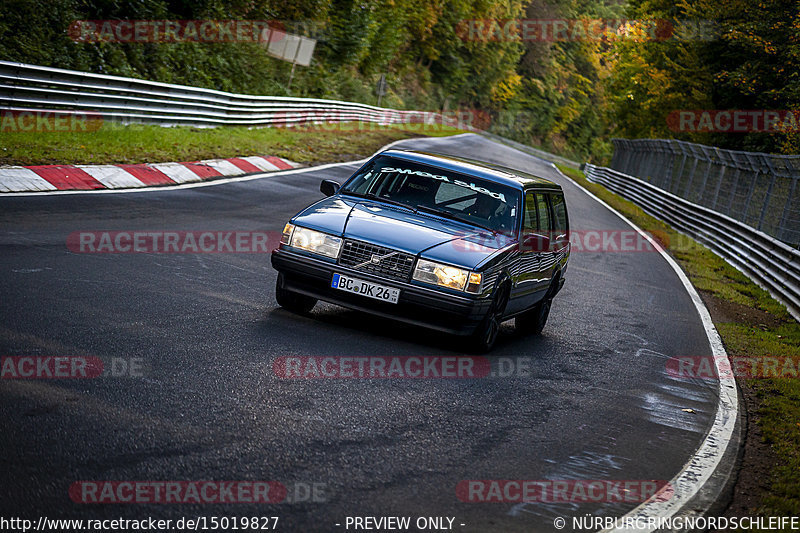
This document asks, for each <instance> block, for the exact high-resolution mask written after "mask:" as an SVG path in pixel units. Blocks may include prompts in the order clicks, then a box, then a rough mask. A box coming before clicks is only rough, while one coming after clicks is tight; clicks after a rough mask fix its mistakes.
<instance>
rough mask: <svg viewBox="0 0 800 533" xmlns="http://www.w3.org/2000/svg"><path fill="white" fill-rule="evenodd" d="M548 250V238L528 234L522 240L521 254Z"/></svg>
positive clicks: (536, 234)
mask: <svg viewBox="0 0 800 533" xmlns="http://www.w3.org/2000/svg"><path fill="white" fill-rule="evenodd" d="M549 250H550V237H548V236H547V235H539V234H538V233H529V234H527V235H525V238H524V239H522V251H523V252H547V251H549Z"/></svg>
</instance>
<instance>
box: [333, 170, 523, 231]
mask: <svg viewBox="0 0 800 533" xmlns="http://www.w3.org/2000/svg"><path fill="white" fill-rule="evenodd" d="M340 192H342V193H344V194H348V193H349V194H352V195H355V196H361V197H365V198H375V199H379V200H385V201H388V202H391V203H395V204H402V205H405V206H408V207H409V208H411V209H414V210H415V211H423V212H426V213H433V214H438V215H441V216H443V217H446V218H450V219H455V220H459V221H461V222H464V223H467V224H472V225H475V226H479V227H482V228H485V229H488V230H490V231H493V232H496V233H503V234H506V235H511V234H512V233H513V231H514V228H515V227H516V222H517V216H518V211H519V208H518V206H519V198H520V193H519V191H517V190H515V189H514V188H512V187H508V186H505V185H502V184H499V183H495V182H492V181H487V180H483V179H480V178H476V177H473V176H469V175H465V174H458V173H454V172H450V171H447V170H442V169H440V168H435V167H430V166H426V165H421V164H417V163H411V162H409V161H403V160H400V159H393V158H390V157H380V158H378V159H376V160H375V161H374V162H373V163H372V164H371V165H369V166H368V167H366V168H364V169H362V170H361V172H359V173H358V174H357V175H356V176H354V177H353V178H352V179H351V180H349V181H348V182H347V183H345V184H344V186H342V188H341V190H340Z"/></svg>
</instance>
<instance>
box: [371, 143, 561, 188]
mask: <svg viewBox="0 0 800 533" xmlns="http://www.w3.org/2000/svg"><path fill="white" fill-rule="evenodd" d="M378 155H386V156H390V157H395V158H397V159H405V160H407V161H413V162H415V163H423V164H426V165H431V166H434V167H439V168H442V169H444V170H452V171H454V172H460V173H462V174H469V175H472V176H475V177H478V178H484V179H487V180H489V181H494V182H497V183H502V184H504V185H508V186H511V187H514V188H518V189H519V188H522V189H558V190H561V186H560V185H558V184H557V183H554V182H552V181H550V180H548V179H545V178H542V177H539V176H534V175H533V174H529V173H527V172H523V171H521V170H516V169H512V168H508V167H504V166H502V165H496V164H494V163H486V162H484V161H476V160H474V159H467V158H464V157H457V156H453V155H444V154H436V153H432V152H421V151H418V150H397V149H391V150H385V151H383V152H381V153H380V154H378Z"/></svg>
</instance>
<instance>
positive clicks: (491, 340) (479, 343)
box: [470, 285, 509, 353]
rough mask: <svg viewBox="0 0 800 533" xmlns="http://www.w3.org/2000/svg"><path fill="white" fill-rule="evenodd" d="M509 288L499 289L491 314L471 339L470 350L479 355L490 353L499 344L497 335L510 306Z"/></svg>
mask: <svg viewBox="0 0 800 533" xmlns="http://www.w3.org/2000/svg"><path fill="white" fill-rule="evenodd" d="M508 295H509V291H508V286H506V285H504V286H501V287H499V288H498V290H497V292H496V293H495V297H494V299H493V300H492V305H491V306H490V307H489V312H488V313H486V316H485V317H484V319H483V320H482V321H481V323H480V324H479V325H478V327H477V329H476V330H475V333H473V334H472V336H471V337H470V349H471V350H472V351H474V352H477V353H486V352H490V351H491V350H492V348H494V345H495V343H496V342H497V335H498V334H499V333H500V324H501V323H502V318H503V313H504V312H505V310H506V304H508Z"/></svg>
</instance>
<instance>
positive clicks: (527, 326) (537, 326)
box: [514, 276, 560, 335]
mask: <svg viewBox="0 0 800 533" xmlns="http://www.w3.org/2000/svg"><path fill="white" fill-rule="evenodd" d="M559 279H560V276H559V277H556V278H554V279H553V281H552V282H551V284H550V287H548V289H547V293H546V294H545V295H544V298H542V299H541V301H539V303H537V304H536V305H534V306H533V307H532V308H531V309H530V310H528V311H525V312H524V313H522V314H520V315H517V317H516V318H515V319H514V327H515V328H516V329H517V331H521V332H524V333H529V334H531V335H540V334H541V333H542V330H543V329H544V326H545V324H547V317H549V316H550V308H551V307H552V305H553V298H554V297H555V295H556V292H558V283H559Z"/></svg>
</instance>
